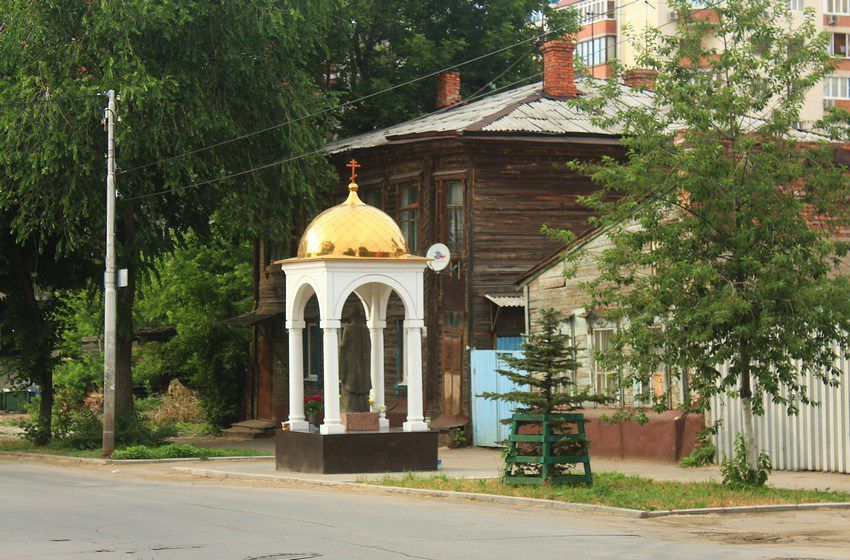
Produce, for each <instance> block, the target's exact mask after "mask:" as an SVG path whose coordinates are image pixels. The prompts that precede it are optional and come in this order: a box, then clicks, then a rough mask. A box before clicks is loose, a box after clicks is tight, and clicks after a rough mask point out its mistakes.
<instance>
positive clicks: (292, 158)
mask: <svg viewBox="0 0 850 560" xmlns="http://www.w3.org/2000/svg"><path fill="white" fill-rule="evenodd" d="M540 74H541V73H540V72H537V73H536V74H532V75H530V76H526V77H525V78H522V79H520V80H516V81H514V82H511V83H510V84H506V85H504V86H502V87H500V88H498V89H497V90H494V91H489V92H487V95H492V94H495V93H497V92H499V91H501V90H504V89H507V88H510V87H513V86H515V85H517V84H519V83H522V82H524V81H526V80H530V79H532V78H537V77H538V76H540ZM481 97H486V95H482V96H479V99H480V98H481ZM468 101H472V100H471V99H470V100H468ZM324 151H325V148H324V146H323V147H321V148H317V149H315V150H312V151H309V152H305V153H301V154H297V155H294V156H290V157H286V158H283V159H279V160H276V161H272V162H269V163H265V164H263V165H260V166H257V167H252V168H250V169H245V170H242V171H237V172H236V173H231V174H229V175H225V176H223V177H215V178H213V179H208V180H205V181H199V182H197V183H192V184H189V185H184V186H182V187H175V188H173V189H164V190H161V191H156V192H152V193H146V194H140V195H137V196H131V197H127V198H126V199H125V200H127V201H133V200H141V199H144V198H150V197H152V196H160V195H163V194H170V193H175V192H179V191H183V190H186V189H193V188H197V187H201V186H204V185H209V184H212V183H217V182H219V181H226V180H228V179H233V178H235V177H239V176H242V175H247V174H249V173H255V172H257V171H262V170H264V169H268V168H270V167H275V166H277V165H283V164H285V163H289V162H291V161H295V160H298V159H302V158H305V157H309V156H313V155H317V154H320V153H322V152H324Z"/></svg>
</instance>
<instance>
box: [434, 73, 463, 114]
mask: <svg viewBox="0 0 850 560" xmlns="http://www.w3.org/2000/svg"><path fill="white" fill-rule="evenodd" d="M460 102H461V97H460V72H443V73H442V74H440V75H439V76H437V109H442V108H443V107H450V106H452V105H455V104H457V103H460Z"/></svg>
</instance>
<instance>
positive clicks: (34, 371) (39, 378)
mask: <svg viewBox="0 0 850 560" xmlns="http://www.w3.org/2000/svg"><path fill="white" fill-rule="evenodd" d="M0 188H2V187H1V186H0ZM0 192H2V191H0ZM14 218H15V215H14V214H13V213H12V212H10V211H7V210H5V209H4V208H2V207H0V294H2V297H0V332H2V342H3V346H2V348H0V361H2V364H0V369H2V371H3V372H4V373H5V374H6V375H8V376H10V377H11V378H12V379H13V380H14V381H16V382H18V383H20V384H25V385H29V384H36V385H38V386H39V388H40V389H41V398H40V400H39V402H40V408H39V414H38V420H37V422H36V423H35V425H34V426H33V428H32V430H31V435H32V439H33V441H34V442H36V443H38V444H40V445H43V444H46V443H47V442H49V441H50V436H51V433H52V409H53V401H54V395H53V369H54V367H55V366H56V362H57V359H56V354H55V350H56V348H57V345H58V344H59V342H60V341H59V328H58V321H57V312H58V310H59V308H60V306H61V301H60V298H59V297H58V294H59V292H60V291H61V290H63V289H67V288H69V287H72V286H75V285H78V284H79V283H80V282H81V281H82V280H83V279H84V278H85V277H86V276H87V275H88V274H91V273H92V272H93V270H92V269H91V267H90V266H88V262H89V261H87V260H86V259H85V258H84V256H82V255H80V253H76V254H74V255H68V254H67V253H60V252H58V251H57V244H58V242H57V239H56V237H55V236H52V235H43V234H41V233H35V234H34V235H32V236H30V237H28V238H26V239H16V238H15V236H14V235H13V232H12V222H13V220H14Z"/></svg>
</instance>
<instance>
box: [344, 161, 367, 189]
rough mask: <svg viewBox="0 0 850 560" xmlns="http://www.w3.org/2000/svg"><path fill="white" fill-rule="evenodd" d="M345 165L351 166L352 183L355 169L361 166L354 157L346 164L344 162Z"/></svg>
mask: <svg viewBox="0 0 850 560" xmlns="http://www.w3.org/2000/svg"><path fill="white" fill-rule="evenodd" d="M345 166H346V167H350V168H351V182H352V183H353V182H354V180H355V179H356V178H357V169H358V168H359V167H363V166H362V165H360V164H359V163H357V160H356V159H352V160H351V161H349V162H348V163H347V164H345Z"/></svg>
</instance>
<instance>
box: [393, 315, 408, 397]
mask: <svg viewBox="0 0 850 560" xmlns="http://www.w3.org/2000/svg"><path fill="white" fill-rule="evenodd" d="M395 328H396V333H397V334H396V336H397V339H396V344H395V364H396V380H397V381H396V386H398V385H407V360H405V359H404V344H405V336H404V320H403V319H397V320H396V322H395Z"/></svg>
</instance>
